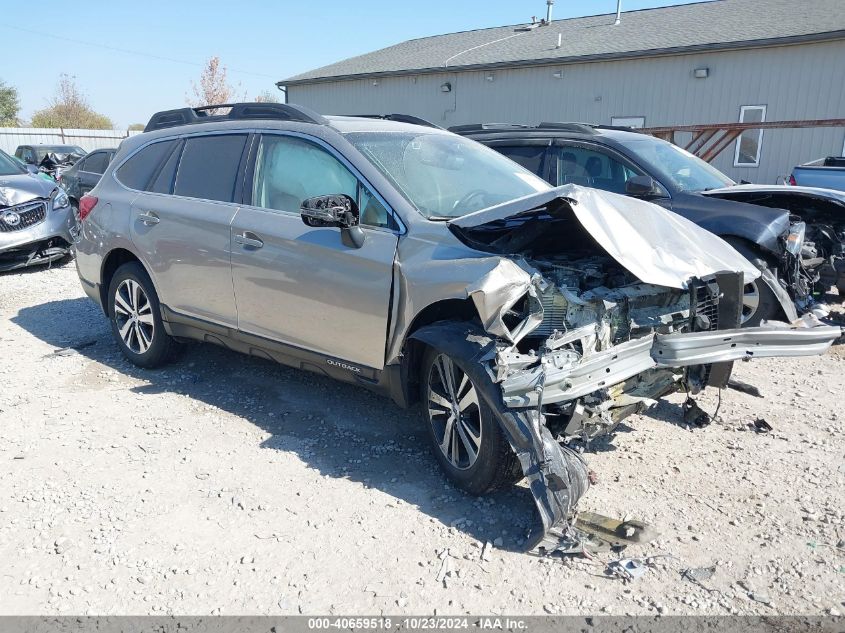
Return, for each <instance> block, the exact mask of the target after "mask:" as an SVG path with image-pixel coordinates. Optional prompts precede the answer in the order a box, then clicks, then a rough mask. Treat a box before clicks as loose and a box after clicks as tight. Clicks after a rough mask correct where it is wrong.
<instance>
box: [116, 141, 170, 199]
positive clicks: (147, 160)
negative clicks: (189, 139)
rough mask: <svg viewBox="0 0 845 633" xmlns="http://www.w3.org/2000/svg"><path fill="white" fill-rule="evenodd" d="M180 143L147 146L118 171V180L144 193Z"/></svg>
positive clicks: (162, 142) (167, 142) (160, 143)
mask: <svg viewBox="0 0 845 633" xmlns="http://www.w3.org/2000/svg"><path fill="white" fill-rule="evenodd" d="M178 142H179V141H177V140H175V139H174V140H170V141H161V142H159V143H152V144H151V145H147V146H146V147H145V148H144V149H142V150H141V151H140V152H138V153H137V154H135V155H134V156H132V158H130V159H129V160H127V161H126V162H125V163H123V165H121V166H120V169H118V170H117V174H116V175H117V179H118V180H119V181H120V182H121V183H123V184H124V185H125V186H127V187H129V188H130V189H137V190H138V191H144V190H145V189H146V188H147V185H148V184H149V182H150V179H151V178H152V177H153V175H154V174H155V173H156V170H157V169H158V167H159V165H161V163H162V161H163V160H164V159H165V157H166V156H168V155H169V154H170V152H171V151H173V148H174V147H176V144H177V143H178Z"/></svg>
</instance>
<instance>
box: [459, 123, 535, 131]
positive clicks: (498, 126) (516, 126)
mask: <svg viewBox="0 0 845 633" xmlns="http://www.w3.org/2000/svg"><path fill="white" fill-rule="evenodd" d="M530 129H531V126H530V125H523V124H522V123H468V124H466V125H453V126H452V127H450V128H449V131H450V132H454V133H455V134H470V133H472V132H485V131H488V130H490V131H494V130H530Z"/></svg>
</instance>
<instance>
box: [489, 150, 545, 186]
mask: <svg viewBox="0 0 845 633" xmlns="http://www.w3.org/2000/svg"><path fill="white" fill-rule="evenodd" d="M493 149H495V150H496V151H497V152H499V153H501V154H504V155H505V156H507V157H508V158H510V159H511V160H512V161H513V162H515V163H519V164H520V165H522V166H523V167H525V169H527V170H528V171H530V172H533V173H535V174H537V175H538V176H540V177H541V178H542V177H543V157H544V156H545V154H546V146H545V145H504V146H501V145H494V146H493Z"/></svg>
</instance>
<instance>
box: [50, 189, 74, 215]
mask: <svg viewBox="0 0 845 633" xmlns="http://www.w3.org/2000/svg"><path fill="white" fill-rule="evenodd" d="M68 206H70V199H69V198H68V197H67V194H66V193H65V192H64V191H62V190H61V189H60V190H59V193H57V194H56V197H55V198H53V209H54V210H55V209H64V208H66V207H68Z"/></svg>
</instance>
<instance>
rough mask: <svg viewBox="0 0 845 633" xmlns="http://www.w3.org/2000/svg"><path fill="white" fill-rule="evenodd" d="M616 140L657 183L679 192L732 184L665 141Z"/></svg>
mask: <svg viewBox="0 0 845 633" xmlns="http://www.w3.org/2000/svg"><path fill="white" fill-rule="evenodd" d="M616 140H617V141H618V142H619V143H620V144H621V145H623V146H624V147H627V148H628V149H629V150H631V152H633V154H634V155H635V156H636V157H637V158H638V159H640V160H641V161H642V162H643V163H646V164H647V165H650V166H651V168H652V169H653V170H654V171H655V172H656V175H657V176H658V178H659V179H661V180H667V181H669V182H671V183H672V184H673V185H674V186H675V189H678V190H679V191H707V190H708V189H721V188H722V187H729V186H731V185H733V184H736V183H734V181H733V180H731V179H730V178H728V177H727V176H725V174H723V173H722V172H720V171H719V170H718V169H716V168H715V167H713V166H712V165H710V164H708V163H705V162H704V161H703V160H701V159H700V158H698V157H697V156H693V155H692V154H690V153H689V152H687V151H686V150H683V149H681V148H680V147H678V146H677V145H673V144H672V143H669V142H668V141H661V140H660V139H658V138H654V137H650V136H644V135H643V136H642V138H630V139H629V138H625V139H616Z"/></svg>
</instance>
